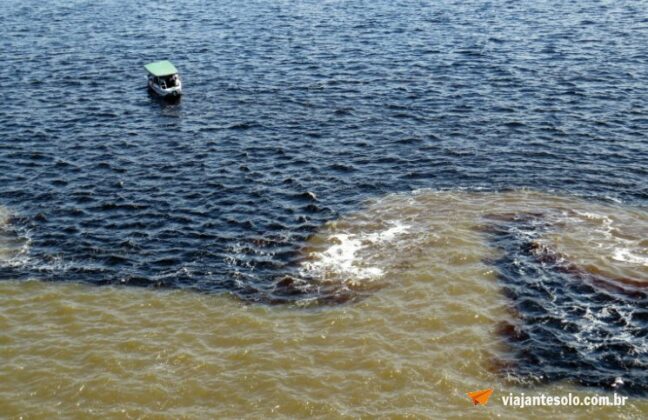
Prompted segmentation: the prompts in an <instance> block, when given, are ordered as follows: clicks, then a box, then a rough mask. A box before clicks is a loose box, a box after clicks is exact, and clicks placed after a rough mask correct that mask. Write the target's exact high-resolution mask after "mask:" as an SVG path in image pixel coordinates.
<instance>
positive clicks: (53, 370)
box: [0, 191, 648, 418]
mask: <svg viewBox="0 0 648 420" xmlns="http://www.w3.org/2000/svg"><path fill="white" fill-rule="evenodd" d="M4 214H5V216H4V217H5V218H6V212H5V213H4ZM529 215H531V216H529ZM529 218H531V219H533V220H542V222H541V223H542V224H543V226H545V227H544V228H543V229H539V230H537V231H535V233H534V234H533V235H529V234H528V232H526V233H525V232H523V234H524V235H527V236H528V237H529V238H530V239H529V240H530V241H532V242H533V243H534V244H535V245H534V246H533V247H532V249H531V251H529V252H527V254H525V253H524V252H519V255H518V254H515V252H517V251H511V250H510V249H509V248H510V247H509V248H507V245H502V242H501V238H502V235H501V229H500V230H499V231H498V230H497V229H493V227H492V226H494V225H497V226H501V224H502V223H504V224H506V226H508V227H507V228H506V232H508V233H507V234H506V235H508V236H511V235H513V234H510V235H509V233H510V232H512V231H514V230H516V229H517V231H518V233H519V232H522V231H524V229H523V228H521V227H520V226H521V225H520V224H519V223H517V222H516V221H519V220H522V221H525V220H528V219H529ZM511 220H513V222H511ZM546 226H549V227H546ZM646 229H648V215H647V213H646V211H645V210H644V209H640V208H630V207H625V206H622V205H620V204H615V203H594V202H589V201H587V200H584V199H581V198H574V197H567V196H556V195H548V194H542V193H536V192H529V191H516V192H505V193H480V192H456V191H455V192H435V191H418V192H416V193H413V194H399V195H390V196H387V197H385V198H382V199H379V200H374V201H372V202H369V203H367V205H366V206H365V208H364V210H363V211H361V212H358V213H355V214H350V215H348V216H346V217H343V218H342V219H340V220H337V221H334V222H330V223H328V224H327V225H325V226H324V227H323V228H322V229H321V231H320V232H319V233H317V234H316V235H314V236H313V237H312V238H311V239H310V241H309V243H308V246H307V247H306V248H305V249H304V257H305V258H304V262H303V263H302V267H301V271H302V272H303V274H304V278H316V279H318V282H319V283H318V284H320V285H321V286H322V287H333V286H331V285H335V286H334V287H337V288H346V289H348V290H349V291H351V292H352V293H354V294H355V295H357V296H359V297H358V298H357V299H353V300H351V301H349V302H347V303H344V304H341V305H315V304H312V305H310V304H309V303H308V302H301V303H300V304H296V305H274V306H273V305H256V304H249V303H242V302H241V301H240V300H238V299H236V298H234V297H230V296H227V295H210V294H202V293H195V292H189V291H182V290H151V289H140V288H129V287H118V286H107V287H95V286H88V285H83V284H75V283H51V282H42V281H38V280H37V279H34V280H27V281H3V282H0V362H1V363H0V378H2V379H1V380H0V414H1V416H2V417H7V418H19V417H23V418H53V417H78V418H81V417H89V416H97V417H105V416H109V417H116V418H164V417H166V418H224V417H230V418H234V417H237V418H240V417H303V416H321V417H326V418H345V417H346V418H357V417H373V416H389V417H403V418H405V417H417V418H443V417H448V416H456V417H461V416H463V417H467V418H474V417H476V416H479V417H482V416H483V417H491V418H495V417H512V416H524V417H532V418H547V417H554V416H567V417H575V418H585V417H591V418H603V417H620V418H645V417H646V416H647V415H648V400H647V399H646V398H645V397H642V396H641V393H642V392H643V391H642V390H643V388H642V384H643V385H645V382H642V381H645V377H643V376H641V374H640V373H632V372H633V370H632V368H626V371H624V370H623V369H621V368H620V367H619V366H620V365H618V366H617V365H614V364H612V365H611V367H610V366H608V367H609V369H610V370H609V372H612V374H611V376H610V378H611V379H614V380H615V381H616V382H617V385H618V384H619V383H624V384H628V386H630V388H628V390H629V394H630V395H631V396H630V399H629V400H628V402H627V404H626V406H624V407H532V408H523V409H521V408H512V407H505V406H504V405H503V403H502V401H501V397H502V396H503V395H508V393H509V392H513V393H521V392H524V393H525V394H528V395H535V394H539V393H545V394H548V395H556V396H563V395H567V394H568V393H569V392H572V393H574V394H575V395H579V396H586V395H611V392H612V391H615V390H618V391H619V392H624V388H623V386H621V387H619V388H618V389H617V388H615V387H616V386H617V385H613V384H608V383H607V382H606V381H607V379H608V377H607V376H606V374H605V372H604V371H603V370H597V369H596V368H588V367H587V366H586V365H583V364H579V363H583V360H586V359H588V360H589V358H596V357H597V354H599V353H598V352H597V350H596V349H599V348H600V347H601V346H604V345H605V343H610V342H612V341H613V340H617V342H615V343H616V344H618V341H622V342H623V343H624V344H625V345H626V346H627V347H629V348H630V349H631V353H632V352H634V353H632V354H634V355H635V357H636V359H637V360H639V361H640V362H642V361H643V359H642V358H645V354H646V349H645V340H642V339H641V337H642V336H641V335H640V334H639V335H637V334H635V333H634V332H635V331H636V330H637V329H639V330H640V331H643V332H644V333H645V329H646V325H645V324H643V325H642V324H637V322H639V321H637V320H641V319H644V318H640V317H637V318H632V314H633V313H634V311H641V310H644V309H645V307H644V308H641V307H635V306H633V304H632V301H631V299H629V298H628V299H626V297H623V296H628V295H629V296H634V299H637V295H636V293H643V292H642V289H643V287H642V285H641V282H645V281H646V280H647V279H648V253H647V251H646V243H645V238H646V237H648V234H647V231H646ZM493 232H495V233H493ZM498 232H499V233H498ZM493 235H494V236H493ZM497 235H500V236H497ZM506 235H505V236H506ZM524 235H522V236H524ZM508 236H507V238H508ZM513 236H515V235H513ZM489 238H490V239H489ZM493 238H494V239H493ZM498 241H499V242H498ZM506 241H508V242H507V243H515V240H510V238H509V239H506ZM506 241H505V242H506ZM25 246H26V245H25V244H24V243H14V242H12V241H11V240H10V239H5V240H4V244H3V250H2V251H1V252H0V256H1V257H2V258H5V259H9V258H17V260H19V258H20V254H21V253H22V252H24V247H25ZM538 250H540V251H538ZM511 252H513V255H512V256H510V258H511V259H513V260H518V261H519V264H518V265H519V266H522V267H523V268H524V267H525V266H524V261H523V260H524V258H526V257H528V256H529V255H535V257H536V260H537V261H536V265H538V266H547V265H549V264H554V265H555V267H554V268H555V273H557V274H556V275H557V276H558V277H559V278H560V276H568V277H566V280H565V281H567V282H570V284H571V283H578V282H583V283H587V284H589V286H590V287H592V288H598V289H596V290H601V291H602V292H601V293H608V294H609V293H613V292H609V290H614V293H616V294H619V296H622V297H621V298H619V299H616V300H614V299H613V300H611V301H609V302H608V301H605V302H606V305H604V306H603V307H601V306H600V305H599V303H600V301H601V299H593V300H592V299H589V297H591V296H592V293H589V294H587V296H581V297H580V300H579V299H578V298H577V299H575V300H574V299H572V301H570V302H571V303H570V305H572V306H579V307H583V308H585V312H584V313H583V314H582V315H580V316H577V317H576V319H575V320H573V324H574V326H573V328H571V329H570V328H564V330H565V331H568V332H569V334H570V335H568V336H567V337H561V336H560V335H559V334H553V333H554V331H552V330H551V329H549V330H546V331H544V333H545V335H544V336H542V335H538V334H536V333H535V332H534V331H535V330H534V329H533V328H534V327H536V326H537V323H534V322H535V318H533V317H532V316H531V315H530V314H534V313H535V312H533V311H527V309H526V306H525V305H524V304H520V299H522V301H524V299H530V297H528V296H526V297H524V298H522V297H521V295H520V294H519V293H518V292H516V290H517V289H516V288H520V287H521V285H520V284H515V281H516V280H515V276H514V275H512V274H510V272H508V271H507V270H508V269H507V266H506V255H505V254H506V253H509V254H511ZM547 255H549V256H550V257H551V258H545V259H543V257H547ZM547 261H549V262H547ZM529 267H531V266H529ZM529 267H526V268H529ZM561 267H562V268H561ZM565 267H567V268H566V269H565ZM531 268H533V267H531ZM550 269H553V268H551V267H550ZM550 269H548V271H547V273H549V274H548V275H549V277H551V273H553V272H554V271H551V270H550ZM545 274H546V273H545ZM555 277H556V276H553V277H552V278H553V279H554V280H555ZM628 279H631V280H632V281H633V282H632V284H628V281H627V280H628ZM544 284H547V282H545V283H544ZM531 288H532V287H531ZM561 290H562V289H560V290H558V289H556V291H555V294H554V299H552V300H551V302H553V303H554V306H551V305H549V304H548V303H547V302H546V301H545V300H543V297H542V295H537V296H535V297H533V296H532V297H533V298H535V299H536V300H535V304H536V306H538V307H541V308H544V310H545V311H546V312H549V313H550V314H553V315H555V316H563V317H564V318H565V319H569V317H570V316H572V315H573V313H572V312H569V310H567V309H565V307H563V306H561V303H560V302H561V301H562V300H561V299H562V297H563V294H565V295H566V296H567V295H569V293H567V292H565V293H563V292H562V291H561ZM619 290H621V292H619ZM633 293H635V295H633ZM606 296H607V295H606ZM614 296H617V295H614ZM638 299H639V300H635V302H643V301H641V300H640V299H645V298H644V297H643V295H640V296H639V298H638ZM605 308H607V310H608V311H613V310H614V311H617V312H619V313H626V314H627V316H628V317H629V318H630V320H629V321H628V322H627V324H626V326H625V329H624V328H622V327H619V326H618V325H617V324H615V323H614V322H612V321H609V322H608V324H606V319H607V318H605V315H606V312H604V309H605ZM624 311H625V312H624ZM608 315H609V314H608ZM503 324H505V325H515V326H516V328H518V329H521V330H523V331H526V333H528V336H527V337H526V339H525V340H519V335H520V334H517V335H516V334H515V333H510V332H508V333H507V332H506V331H508V330H507V329H506V328H503V327H502V325H503ZM599 324H601V325H608V327H609V329H610V331H609V332H611V333H613V335H614V337H612V338H610V337H609V336H605V335H601V334H600V331H599V332H597V331H594V330H592V329H591V328H590V329H588V328H586V326H587V325H599ZM525 328H526V330H525ZM605 328H607V327H604V328H603V330H605ZM558 329H560V328H558ZM503 331H504V332H503ZM547 337H551V338H549V339H548V341H549V342H550V343H551V344H552V345H553V346H554V347H556V348H561V346H564V345H565V341H570V340H571V341H573V342H575V343H580V344H577V345H574V346H573V349H574V351H575V352H576V356H573V355H572V354H568V356H566V357H567V358H569V357H574V360H575V364H572V365H569V366H571V367H573V368H574V369H572V370H569V369H568V366H565V365H561V362H560V360H554V359H552V358H551V356H552V355H551V354H549V355H547V353H538V354H536V356H537V357H538V360H540V361H541V363H540V364H541V365H542V366H545V367H547V366H548V367H550V368H551V369H549V368H546V369H544V368H540V369H538V368H536V367H533V366H532V363H530V360H531V359H529V354H531V355H532V356H533V355H534V354H535V353H534V351H535V350H534V349H537V348H539V347H541V344H542V343H539V342H538V341H537V340H543V339H547ZM556 337H557V338H556ZM601 337H608V338H607V342H605V340H603V338H601ZM602 340H603V341H602ZM525 346H527V347H525ZM642 346H643V347H642ZM615 348H616V349H617V350H618V347H615ZM618 351H620V350H618ZM619 357H621V359H622V360H624V359H623V355H621V356H619ZM559 359H560V358H559ZM606 360H607V359H603V361H602V362H601V363H605V362H606ZM588 369H589V371H588ZM555 372H558V373H559V374H555ZM587 372H590V373H591V375H589V376H587V375H583V373H587ZM626 373H627V374H626ZM597 381H599V382H597ZM619 381H620V382H619ZM583 385H585V386H583ZM490 387H492V388H494V390H495V392H494V394H493V396H492V397H491V400H490V402H489V404H488V405H487V406H485V407H483V406H477V407H474V406H473V405H472V404H471V402H470V400H469V399H468V398H467V396H466V395H465V393H466V392H468V391H474V390H477V389H482V388H490ZM633 395H636V396H633Z"/></svg>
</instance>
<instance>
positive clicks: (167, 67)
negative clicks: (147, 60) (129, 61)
mask: <svg viewBox="0 0 648 420" xmlns="http://www.w3.org/2000/svg"><path fill="white" fill-rule="evenodd" d="M144 68H145V69H146V70H147V71H148V72H149V73H151V74H152V75H153V76H157V77H163V76H171V75H172V74H176V73H177V72H178V70H177V69H176V68H175V66H174V65H173V64H171V62H170V61H167V60H162V61H156V62H155V63H151V64H147V65H145V66H144Z"/></svg>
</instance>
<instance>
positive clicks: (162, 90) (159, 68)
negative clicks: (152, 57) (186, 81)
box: [144, 60, 182, 96]
mask: <svg viewBox="0 0 648 420" xmlns="http://www.w3.org/2000/svg"><path fill="white" fill-rule="evenodd" d="M144 68H146V71H147V72H148V85H149V88H151V90H153V91H154V92H155V93H157V94H158V95H160V96H169V95H170V96H179V95H181V94H182V82H181V81H180V76H179V75H178V70H177V69H176V68H175V66H174V65H173V64H172V63H171V62H170V61H167V60H162V61H156V62H154V63H150V64H147V65H146V66H144Z"/></svg>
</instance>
